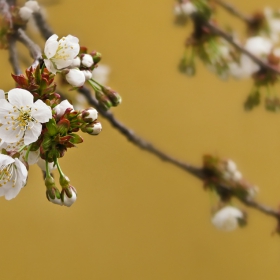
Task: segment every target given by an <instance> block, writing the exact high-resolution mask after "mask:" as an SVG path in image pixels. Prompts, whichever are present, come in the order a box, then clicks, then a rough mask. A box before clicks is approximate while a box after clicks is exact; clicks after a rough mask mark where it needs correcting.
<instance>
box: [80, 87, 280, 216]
mask: <svg viewBox="0 0 280 280" xmlns="http://www.w3.org/2000/svg"><path fill="white" fill-rule="evenodd" d="M79 92H80V93H81V94H82V95H83V96H84V97H85V98H86V100H87V101H88V103H89V104H90V105H91V106H93V107H95V108H96V109H97V110H98V112H99V114H100V115H101V116H102V117H104V118H105V119H106V120H107V121H109V123H110V124H111V125H112V126H113V127H114V128H115V129H117V130H118V131H119V132H120V133H121V134H122V135H123V136H124V137H126V139H127V140H128V141H130V142H132V143H133V144H134V145H136V146H137V147H138V148H140V149H143V150H146V151H147V152H149V153H151V154H153V155H155V156H156V157H158V158H160V159H161V160H163V161H167V162H169V163H171V164H173V165H175V166H177V167H179V168H181V169H183V170H184V171H186V172H187V173H189V174H191V175H193V176H194V177H196V178H198V179H200V180H202V181H204V180H205V179H207V174H206V173H205V170H204V169H203V168H199V167H195V166H193V165H191V164H189V163H186V162H182V161H180V160H178V159H176V158H174V157H172V156H170V155H168V154H166V153H164V152H163V151H161V150H159V149H158V148H156V147H155V146H153V145H152V144H151V143H149V142H147V141H146V140H144V139H143V138H141V137H139V136H138V135H136V134H135V133H134V132H133V131H132V130H131V129H129V128H128V127H126V126H125V125H124V124H123V123H121V122H120V121H118V120H117V119H116V118H115V117H114V115H113V114H112V113H111V112H110V111H104V110H103V109H102V108H101V107H100V106H99V104H98V101H97V100H96V99H95V98H94V97H93V96H92V94H91V91H90V90H89V89H88V88H86V87H82V88H80V89H79ZM217 189H220V190H224V191H227V192H229V193H231V194H232V195H234V196H235V197H236V198H237V199H238V200H239V201H240V202H242V203H243V204H245V205H246V206H248V207H251V208H254V209H256V210H258V211H260V212H262V213H264V214H266V215H268V216H271V217H274V218H276V219H277V221H280V212H279V211H278V210H275V209H273V208H271V207H269V206H266V205H263V204H261V203H259V202H257V201H255V200H252V199H250V198H241V197H239V196H237V195H235V194H234V192H232V191H231V189H230V187H228V186H226V185H218V186H217Z"/></svg>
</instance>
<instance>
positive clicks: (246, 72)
mask: <svg viewBox="0 0 280 280" xmlns="http://www.w3.org/2000/svg"><path fill="white" fill-rule="evenodd" d="M244 48H245V49H246V50H247V51H248V52H250V53H251V54H253V55H254V56H256V57H257V58H260V59H262V60H263V61H264V62H267V57H268V55H269V54H271V53H272V51H273V53H274V55H276V56H277V55H278V53H277V49H274V50H273V43H272V41H271V40H270V39H268V38H265V37H261V36H255V37H251V38H248V39H247V40H246V43H245V45H244ZM259 70H260V66H259V65H258V64H256V63H255V62H254V61H253V60H252V59H251V58H249V57H248V56H247V55H246V54H242V55H241V56H240V60H239V62H238V63H236V62H232V63H229V71H230V74H231V75H232V76H233V77H235V78H248V77H250V76H252V75H253V74H254V73H256V72H258V71H259Z"/></svg>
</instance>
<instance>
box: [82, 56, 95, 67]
mask: <svg viewBox="0 0 280 280" xmlns="http://www.w3.org/2000/svg"><path fill="white" fill-rule="evenodd" d="M82 65H83V66H85V67H91V66H92V65H93V58H92V56H91V55H90V54H85V55H84V56H83V57H82Z"/></svg>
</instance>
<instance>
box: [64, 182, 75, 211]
mask: <svg viewBox="0 0 280 280" xmlns="http://www.w3.org/2000/svg"><path fill="white" fill-rule="evenodd" d="M61 200H62V203H63V205H65V206H67V207H70V206H71V205H72V204H73V203H74V202H75V201H76V200H77V191H76V189H75V188H74V187H73V186H68V187H67V188H63V190H62V192H61Z"/></svg>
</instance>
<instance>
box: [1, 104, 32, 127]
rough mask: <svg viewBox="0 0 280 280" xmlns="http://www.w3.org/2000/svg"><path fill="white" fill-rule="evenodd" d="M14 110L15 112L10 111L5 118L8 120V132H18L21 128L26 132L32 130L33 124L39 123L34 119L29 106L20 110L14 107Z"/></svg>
mask: <svg viewBox="0 0 280 280" xmlns="http://www.w3.org/2000/svg"><path fill="white" fill-rule="evenodd" d="M13 109H14V111H13V112H11V111H10V112H9V114H8V115H6V116H5V119H6V120H7V122H6V125H7V127H6V130H10V129H12V130H16V129H18V128H20V130H21V131H25V130H26V129H31V128H32V127H33V123H34V122H37V121H36V120H35V119H34V118H33V117H32V115H31V108H30V107H29V106H26V107H25V108H24V107H23V106H21V107H20V108H18V107H16V106H13ZM35 110H37V109H35Z"/></svg>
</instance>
